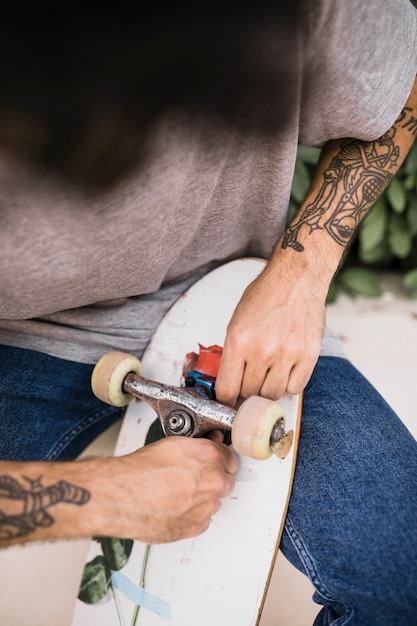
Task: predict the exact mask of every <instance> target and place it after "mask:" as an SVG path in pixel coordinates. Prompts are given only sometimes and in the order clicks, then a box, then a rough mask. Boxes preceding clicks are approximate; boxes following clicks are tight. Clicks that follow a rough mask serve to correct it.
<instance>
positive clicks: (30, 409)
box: [0, 346, 123, 461]
mask: <svg viewBox="0 0 417 626" xmlns="http://www.w3.org/2000/svg"><path fill="white" fill-rule="evenodd" d="M92 370H93V365H84V364H80V363H74V362H72V361H65V360H63V359H57V358H56V357H52V356H48V355H45V354H42V353H40V352H35V351H32V350H24V349H21V348H13V347H9V346H0V459H8V460H45V461H52V460H58V459H59V460H64V459H73V458H76V457H77V456H78V455H79V454H81V452H82V451H83V450H84V449H85V448H86V447H87V446H88V444H89V443H91V441H93V439H95V438H96V437H97V436H98V435H99V434H100V433H102V432H103V431H104V430H106V428H108V427H109V426H111V425H112V424H113V423H114V422H115V421H117V420H118V419H120V418H121V417H122V415H123V410H122V409H117V408H114V407H111V406H110V405H107V404H105V403H104V402H101V401H100V400H98V399H97V398H96V397H95V396H94V394H93V392H92V391H91V384H90V379H91V373H92Z"/></svg>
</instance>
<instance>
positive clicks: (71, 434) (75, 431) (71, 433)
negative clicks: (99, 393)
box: [44, 407, 120, 461]
mask: <svg viewBox="0 0 417 626" xmlns="http://www.w3.org/2000/svg"><path fill="white" fill-rule="evenodd" d="M118 411H120V409H117V408H116V407H112V408H111V407H105V408H104V409H101V410H100V411H96V412H95V413H93V414H92V415H89V416H87V417H86V418H84V419H83V420H82V422H79V423H78V424H77V425H76V426H75V427H73V428H71V430H68V431H67V432H66V433H65V434H64V435H63V436H62V437H61V439H60V440H59V441H58V442H57V443H56V444H55V446H54V447H53V448H52V450H51V451H50V452H49V453H48V454H47V455H46V456H45V459H44V460H45V461H53V460H54V459H56V457H57V456H58V455H59V454H60V453H61V452H62V450H63V449H64V448H65V447H66V446H67V445H68V444H69V443H71V442H72V441H73V439H74V438H75V437H76V436H77V435H79V434H80V433H81V432H82V431H83V430H86V429H87V428H88V427H89V426H92V425H93V424H95V423H96V422H98V421H100V420H101V419H103V417H105V416H106V415H111V414H113V413H117V412H118Z"/></svg>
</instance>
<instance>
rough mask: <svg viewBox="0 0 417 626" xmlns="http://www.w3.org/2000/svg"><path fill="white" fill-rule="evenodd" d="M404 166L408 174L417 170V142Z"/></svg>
mask: <svg viewBox="0 0 417 626" xmlns="http://www.w3.org/2000/svg"><path fill="white" fill-rule="evenodd" d="M403 167H404V171H405V173H406V174H412V173H413V172H417V143H415V144H414V145H413V146H412V148H411V150H410V151H409V153H408V155H407V157H406V159H405V161H404V165H403Z"/></svg>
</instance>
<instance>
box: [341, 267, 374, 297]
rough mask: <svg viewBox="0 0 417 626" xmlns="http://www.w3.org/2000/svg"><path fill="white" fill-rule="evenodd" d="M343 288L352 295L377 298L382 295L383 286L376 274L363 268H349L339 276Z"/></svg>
mask: <svg viewBox="0 0 417 626" xmlns="http://www.w3.org/2000/svg"><path fill="white" fill-rule="evenodd" d="M339 282H340V284H341V285H342V287H343V288H344V289H345V290H346V291H348V292H349V293H350V294H352V295H360V296H367V297H370V298H377V297H378V296H380V295H381V293H382V291H381V286H380V284H379V280H378V277H377V275H376V274H375V272H373V271H372V270H369V269H366V268H363V267H349V268H347V269H345V270H343V272H341V273H340V275H339Z"/></svg>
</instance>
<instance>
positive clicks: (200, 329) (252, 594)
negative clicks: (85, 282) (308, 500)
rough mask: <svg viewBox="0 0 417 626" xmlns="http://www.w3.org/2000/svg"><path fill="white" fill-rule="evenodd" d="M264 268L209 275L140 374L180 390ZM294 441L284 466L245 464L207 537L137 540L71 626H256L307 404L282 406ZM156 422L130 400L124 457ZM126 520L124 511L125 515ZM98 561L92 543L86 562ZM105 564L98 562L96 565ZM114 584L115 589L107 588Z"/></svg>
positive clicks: (171, 318)
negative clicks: (195, 356)
mask: <svg viewBox="0 0 417 626" xmlns="http://www.w3.org/2000/svg"><path fill="white" fill-rule="evenodd" d="M263 266H264V263H263V261H261V260H258V259H241V260H238V261H232V262H230V263H228V264H226V265H224V266H223V267H220V268H218V269H216V270H214V271H212V272H211V273H209V274H207V275H206V276H205V277H204V278H203V279H201V280H200V281H198V282H197V283H196V284H195V285H193V286H192V287H191V289H189V290H188V292H186V293H185V294H184V295H183V296H182V297H180V298H179V300H178V301H177V302H176V303H175V304H174V306H173V307H172V308H171V309H170V311H168V313H167V315H166V316H165V318H164V319H163V320H162V322H161V324H160V325H159V327H158V329H157V330H156V332H155V334H154V336H153V338H152V340H151V342H150V344H149V346H148V348H147V350H146V352H145V354H144V356H143V358H142V359H141V360H142V365H143V369H144V376H146V377H147V378H150V379H153V380H155V381H160V382H163V383H166V384H170V385H179V384H180V381H181V375H182V367H183V363H184V358H185V355H186V354H187V353H189V352H192V351H196V352H198V345H199V344H202V345H204V346H209V345H214V344H217V345H220V346H222V345H223V344H224V339H225V334H226V326H227V323H228V322H229V320H230V317H231V315H232V313H233V311H234V308H235V306H236V304H237V303H238V301H239V299H240V297H241V295H242V293H243V291H244V289H245V287H246V286H247V285H248V284H249V283H250V282H251V281H252V280H253V279H254V278H255V277H256V276H257V275H258V273H259V272H260V271H261V270H262V268H263ZM280 403H281V404H282V405H283V407H284V410H285V416H286V430H287V431H289V430H294V431H295V437H294V443H293V445H292V447H291V449H290V451H289V453H288V455H287V456H286V458H285V459H284V460H280V459H279V458H278V457H277V456H276V455H272V457H270V458H269V459H267V460H264V461H256V460H254V459H251V458H248V457H244V456H240V457H239V461H240V464H239V469H238V471H237V473H236V475H235V479H236V485H235V488H234V490H233V492H232V493H231V495H230V496H229V497H228V498H225V499H224V500H222V506H221V508H220V510H219V511H218V513H217V514H216V515H215V516H214V517H213V518H212V521H211V524H210V527H209V529H208V530H207V531H206V532H205V533H203V534H202V535H200V536H198V537H195V538H193V539H187V540H183V541H179V542H175V543H171V544H163V545H155V546H151V547H150V548H149V547H147V546H146V545H145V544H142V543H140V542H134V544H133V548H132V551H131V553H130V555H129V557H128V558H127V561H126V563H125V565H123V567H121V568H120V569H118V570H117V571H110V572H109V573H108V576H109V590H108V592H107V594H106V596H105V597H104V598H103V599H102V600H101V601H100V602H98V603H96V604H86V603H85V602H82V601H81V600H79V599H78V600H77V602H76V607H75V611H74V616H73V622H72V626H92V625H95V624H97V625H100V626H156V625H165V626H169V625H171V626H235V625H236V626H237V625H238V626H254V625H256V624H258V623H259V620H260V615H261V611H262V607H263V603H264V600H265V595H266V591H267V588H268V584H269V579H270V575H271V572H272V569H273V565H274V561H275V557H276V554H277V551H278V547H279V538H280V535H281V532H282V526H283V521H284V518H285V512H286V509H287V505H288V499H289V494H290V490H291V483H292V477H293V473H294V466H295V459H296V451H297V442H298V435H299V428H300V419H299V418H300V411H301V400H300V398H299V397H298V396H290V395H285V396H284V397H283V398H281V399H280ZM155 418H156V415H155V413H154V411H153V410H152V408H151V407H149V405H147V404H146V403H145V402H135V401H134V402H132V403H131V404H130V405H129V407H128V410H127V413H126V416H125V418H124V421H123V425H122V428H121V431H120V435H119V438H118V442H117V446H116V454H117V455H118V456H121V455H124V454H128V453H130V452H132V451H134V450H136V449H137V448H139V447H141V446H142V445H143V444H144V442H145V438H146V435H147V433H148V430H149V426H150V424H151V423H152V422H154V421H155ZM120 515H123V511H120ZM101 555H102V552H101V547H100V545H99V544H98V543H97V542H95V541H92V543H91V550H90V552H89V555H88V562H91V560H92V559H94V558H95V557H100V556H101ZM98 560H100V558H99V559H98ZM110 582H111V584H110Z"/></svg>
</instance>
